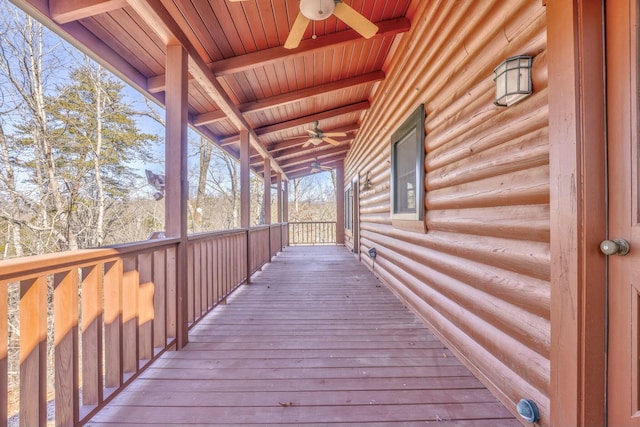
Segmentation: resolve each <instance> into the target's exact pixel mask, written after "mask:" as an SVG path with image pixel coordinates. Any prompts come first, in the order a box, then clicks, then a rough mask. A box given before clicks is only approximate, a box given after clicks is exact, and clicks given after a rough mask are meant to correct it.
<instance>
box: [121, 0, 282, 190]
mask: <svg viewBox="0 0 640 427" xmlns="http://www.w3.org/2000/svg"><path fill="white" fill-rule="evenodd" d="M127 1H128V3H129V6H131V8H132V9H133V10H134V11H135V12H136V13H137V14H138V15H139V16H140V17H141V18H142V19H143V20H144V21H145V22H146V23H147V24H148V25H149V26H150V27H151V29H152V30H153V31H155V32H156V34H158V35H159V36H160V38H161V39H162V41H163V42H164V43H165V44H166V45H169V44H175V43H180V44H181V45H182V46H184V48H185V49H186V51H187V53H188V55H189V72H190V74H191V75H192V76H193V78H194V79H195V80H196V81H197V82H198V84H199V85H200V86H201V87H202V88H203V90H204V91H205V92H206V93H207V95H208V96H209V97H210V98H211V99H212V100H213V102H215V103H216V105H218V107H219V108H220V110H221V111H222V112H223V113H224V114H225V115H226V116H227V118H228V119H229V120H230V121H231V122H232V123H233V125H234V126H236V128H237V129H238V131H240V130H246V131H248V132H249V138H250V141H251V146H252V147H254V148H255V149H256V150H257V151H258V152H259V153H260V154H261V155H262V156H263V157H265V158H269V159H271V160H273V158H272V157H271V155H270V154H269V152H268V151H267V150H266V148H265V147H264V146H263V145H262V144H261V143H260V141H259V139H258V136H257V135H256V133H255V131H254V130H253V128H252V127H251V126H250V125H249V123H248V122H247V121H246V120H245V119H244V117H242V114H241V113H240V111H239V110H238V107H236V105H235V104H234V103H233V102H232V101H231V99H230V98H229V95H227V93H226V92H225V91H224V88H223V87H222V86H221V85H220V83H219V82H218V80H217V79H216V78H215V76H214V75H213V73H212V72H211V70H209V68H208V66H207V64H206V63H205V62H204V61H203V60H202V58H201V57H200V55H199V54H198V52H197V50H196V48H195V47H194V46H193V44H192V43H191V42H190V41H189V39H188V38H187V36H186V35H185V33H184V31H183V30H182V29H181V28H180V26H179V25H178V23H177V22H176V21H175V20H174V19H173V17H172V16H171V14H170V13H169V11H167V9H166V8H165V7H164V6H163V5H162V3H160V2H159V1H153V2H148V1H146V0H127ZM272 167H273V168H274V169H275V170H277V171H279V172H281V173H282V174H283V175H285V176H284V178H285V179H286V174H285V173H284V171H283V170H282V169H281V168H280V166H279V165H278V164H277V162H276V161H275V160H273V162H272Z"/></svg>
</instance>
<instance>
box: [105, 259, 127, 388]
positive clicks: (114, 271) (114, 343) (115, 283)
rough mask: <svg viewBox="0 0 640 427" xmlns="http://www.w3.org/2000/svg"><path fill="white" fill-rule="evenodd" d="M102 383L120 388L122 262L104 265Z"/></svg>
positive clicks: (121, 378) (117, 261)
mask: <svg viewBox="0 0 640 427" xmlns="http://www.w3.org/2000/svg"><path fill="white" fill-rule="evenodd" d="M103 287H104V368H105V374H104V381H105V386H106V387H109V388H116V387H120V385H121V384H122V382H123V371H122V260H121V259H118V260H116V261H113V262H109V263H105V265H104V282H103Z"/></svg>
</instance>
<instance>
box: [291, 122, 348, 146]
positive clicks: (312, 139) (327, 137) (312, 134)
mask: <svg viewBox="0 0 640 427" xmlns="http://www.w3.org/2000/svg"><path fill="white" fill-rule="evenodd" d="M318 124H319V123H318V121H317V120H316V121H315V122H314V127H313V129H307V132H308V133H309V139H308V140H307V142H305V143H304V144H303V145H302V147H303V148H305V147H308V146H309V145H319V144H320V143H321V142H322V141H324V142H328V143H329V144H331V145H336V146H338V145H340V142H339V141H336V140H335V139H333V138H334V137H336V136H347V134H346V133H344V132H326V133H325V132H323V131H322V130H321V129H320V128H318Z"/></svg>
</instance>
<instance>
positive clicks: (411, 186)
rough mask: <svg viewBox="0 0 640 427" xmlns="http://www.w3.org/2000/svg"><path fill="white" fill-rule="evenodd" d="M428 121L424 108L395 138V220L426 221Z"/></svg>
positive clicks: (392, 206) (393, 174)
mask: <svg viewBox="0 0 640 427" xmlns="http://www.w3.org/2000/svg"><path fill="white" fill-rule="evenodd" d="M424 118H425V115H424V105H420V107H418V109H417V110H416V111H415V112H414V113H413V114H411V116H410V117H409V118H408V119H407V120H406V121H405V122H404V123H403V124H402V125H401V126H400V127H399V128H398V130H397V131H396V132H395V133H394V134H393V135H392V136H391V217H392V219H393V220H399V221H420V222H422V216H423V211H424V208H423V203H424V136H425V135H424ZM394 225H396V224H395V223H394Z"/></svg>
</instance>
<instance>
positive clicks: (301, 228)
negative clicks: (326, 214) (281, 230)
mask: <svg viewBox="0 0 640 427" xmlns="http://www.w3.org/2000/svg"><path fill="white" fill-rule="evenodd" d="M288 232H289V236H288V237H289V240H290V244H291V245H292V246H293V245H333V244H335V243H336V222H335V221H305V222H290V223H289V230H288Z"/></svg>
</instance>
